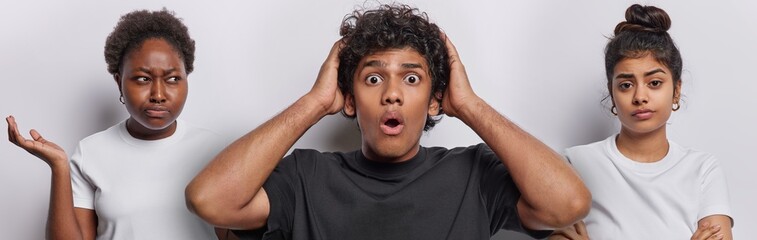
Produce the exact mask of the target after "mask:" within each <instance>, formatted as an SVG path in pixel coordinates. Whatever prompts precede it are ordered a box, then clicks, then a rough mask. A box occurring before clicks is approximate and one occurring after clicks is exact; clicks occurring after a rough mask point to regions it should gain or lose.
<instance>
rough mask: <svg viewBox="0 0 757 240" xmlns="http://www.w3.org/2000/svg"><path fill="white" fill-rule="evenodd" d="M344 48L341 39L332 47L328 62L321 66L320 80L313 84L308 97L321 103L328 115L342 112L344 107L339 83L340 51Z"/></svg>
mask: <svg viewBox="0 0 757 240" xmlns="http://www.w3.org/2000/svg"><path fill="white" fill-rule="evenodd" d="M343 46H344V43H343V42H342V40H341V39H340V40H339V41H336V42H335V43H334V45H333V46H332V47H331V51H330V52H329V56H328V57H327V58H326V61H324V62H323V65H321V70H320V71H319V72H318V78H317V79H316V81H315V84H313V88H312V89H311V90H310V92H309V93H308V95H311V96H313V97H314V99H315V100H316V101H318V103H320V104H321V105H322V106H323V108H324V110H325V111H326V113H327V114H329V115H331V114H335V113H338V112H340V111H342V108H343V107H344V95H342V92H341V90H340V89H339V84H338V82H337V76H338V71H337V70H338V69H339V51H340V50H341V49H342V47H343Z"/></svg>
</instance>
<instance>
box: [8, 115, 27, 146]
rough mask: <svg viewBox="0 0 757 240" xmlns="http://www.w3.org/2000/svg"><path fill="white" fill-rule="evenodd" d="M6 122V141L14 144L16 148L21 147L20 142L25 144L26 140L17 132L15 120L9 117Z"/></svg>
mask: <svg viewBox="0 0 757 240" xmlns="http://www.w3.org/2000/svg"><path fill="white" fill-rule="evenodd" d="M7 120H8V140H10V141H11V142H12V143H13V144H16V146H21V145H20V144H21V143H22V142H26V138H24V136H21V133H19V132H18V125H16V119H15V118H14V117H13V116H11V117H9V119H7Z"/></svg>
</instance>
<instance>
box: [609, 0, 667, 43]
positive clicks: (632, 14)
mask: <svg viewBox="0 0 757 240" xmlns="http://www.w3.org/2000/svg"><path fill="white" fill-rule="evenodd" d="M668 29H670V16H668V13H666V12H665V10H662V9H659V8H657V7H655V6H641V5H639V4H634V5H631V6H630V7H628V9H626V21H624V22H620V23H618V25H617V26H615V35H618V33H620V32H624V31H647V32H667V31H668Z"/></svg>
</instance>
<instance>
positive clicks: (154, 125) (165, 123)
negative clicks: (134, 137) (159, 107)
mask: <svg viewBox="0 0 757 240" xmlns="http://www.w3.org/2000/svg"><path fill="white" fill-rule="evenodd" d="M174 122H176V119H172V120H170V121H169V120H162V119H161V120H150V119H148V120H145V121H144V122H143V121H140V124H142V126H144V127H145V128H147V129H150V130H154V131H159V130H163V129H166V128H168V127H170V126H171V125H172V124H173V123H174Z"/></svg>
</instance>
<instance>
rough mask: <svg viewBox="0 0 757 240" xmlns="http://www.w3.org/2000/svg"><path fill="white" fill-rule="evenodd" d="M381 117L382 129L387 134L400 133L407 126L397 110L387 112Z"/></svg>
mask: <svg viewBox="0 0 757 240" xmlns="http://www.w3.org/2000/svg"><path fill="white" fill-rule="evenodd" d="M381 119H382V121H381V131H382V132H384V134H386V135H390V136H394V135H399V134H400V133H402V129H403V128H404V127H405V124H404V123H403V121H402V116H401V115H400V114H399V113H397V112H387V113H386V114H384V116H383V117H382V118H381Z"/></svg>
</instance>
